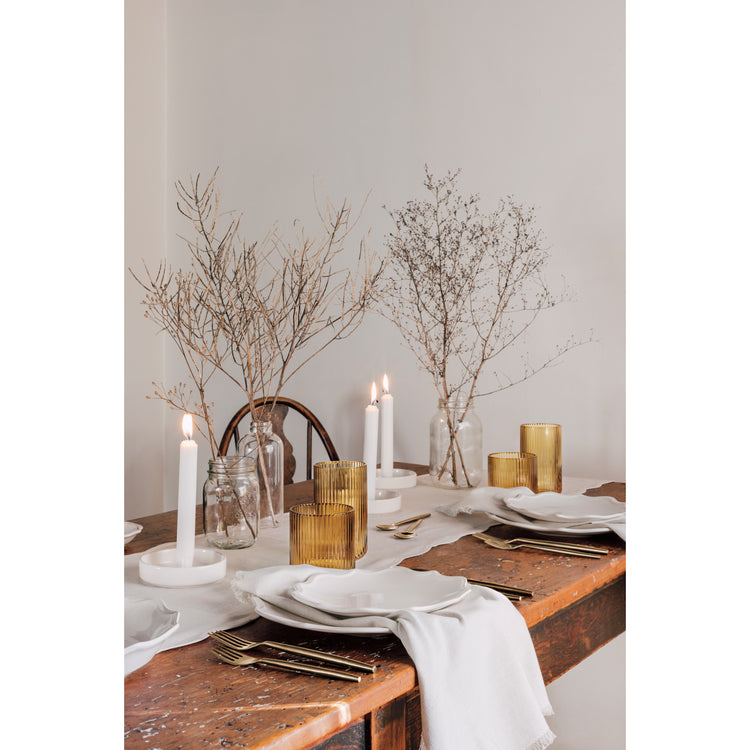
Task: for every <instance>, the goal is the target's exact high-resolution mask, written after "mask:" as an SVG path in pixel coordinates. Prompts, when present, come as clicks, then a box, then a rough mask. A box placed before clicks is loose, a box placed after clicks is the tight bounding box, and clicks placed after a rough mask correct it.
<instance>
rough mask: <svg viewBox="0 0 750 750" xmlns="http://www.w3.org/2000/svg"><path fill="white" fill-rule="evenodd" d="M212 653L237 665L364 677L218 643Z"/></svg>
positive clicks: (356, 679)
mask: <svg viewBox="0 0 750 750" xmlns="http://www.w3.org/2000/svg"><path fill="white" fill-rule="evenodd" d="M211 653H212V654H213V655H214V656H216V657H217V658H218V659H219V660H220V661H223V662H224V663H225V664H232V665H233V666H236V667H244V666H247V665H249V664H267V665H268V666H269V667H276V668H277V669H283V670H285V671H287V672H298V673H301V674H314V675H317V676H318V677H330V678H333V679H336V680H349V682H359V681H360V680H361V679H362V678H361V677H360V676H359V675H358V674H350V673H349V672H340V671H339V670H338V669H326V668H325V667H316V666H314V665H312V664H301V663H300V662H298V661H284V660H283V659H270V658H267V657H265V656H248V655H247V654H243V653H240V652H239V651H233V650H232V649H231V648H226V647H225V646H221V645H217V646H216V648H213V649H211Z"/></svg>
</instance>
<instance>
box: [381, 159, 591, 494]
mask: <svg viewBox="0 0 750 750" xmlns="http://www.w3.org/2000/svg"><path fill="white" fill-rule="evenodd" d="M459 174H460V172H459V171H456V172H448V174H447V176H446V177H443V178H442V179H435V178H434V177H433V175H432V174H431V173H430V171H429V168H428V167H427V166H425V182H424V186H425V187H426V188H427V191H428V193H429V199H428V200H425V201H417V200H412V201H409V202H407V203H406V205H405V206H404V207H403V208H401V209H398V210H392V211H389V214H390V216H391V218H392V219H393V222H394V225H395V231H393V232H392V233H391V234H389V235H388V237H387V240H386V244H387V247H388V249H389V251H390V256H391V259H392V261H393V262H392V263H391V264H390V265H389V267H388V269H387V272H386V273H384V274H383V275H382V278H381V280H380V281H381V284H382V288H383V289H384V290H387V293H384V294H382V302H381V307H380V311H381V313H382V314H383V315H384V316H385V317H386V318H388V319H389V320H391V321H392V322H393V323H394V324H395V325H396V327H397V328H398V329H399V331H400V332H401V334H402V337H403V339H404V342H405V343H406V345H407V346H408V347H409V348H410V349H411V350H412V352H414V354H415V356H416V357H417V361H418V362H419V364H420V365H421V366H422V367H423V368H424V369H425V370H426V371H427V372H428V373H429V374H430V375H431V377H432V380H433V383H434V385H435V388H436V390H437V392H438V394H439V396H440V398H441V399H442V400H444V401H446V402H448V401H451V400H453V399H455V398H456V397H458V396H460V397H461V398H462V399H465V402H466V404H467V405H468V403H469V402H470V401H471V399H472V398H478V397H479V396H482V395H487V394H489V393H495V392H497V391H499V390H503V389H505V388H509V387H511V386H512V385H516V384H517V383H520V382H522V381H524V380H527V379H528V378H530V377H531V376H532V375H534V374H535V373H537V372H539V371H540V370H542V369H544V368H546V367H548V366H549V365H550V364H552V363H553V362H554V361H556V360H557V359H558V358H559V357H561V356H562V355H563V354H565V353H566V352H567V351H569V350H570V349H572V348H574V347H576V346H579V345H580V344H581V343H585V341H584V340H578V339H574V338H571V339H569V340H568V341H567V342H565V343H564V344H563V345H561V346H558V347H557V350H556V352H555V354H554V355H552V356H551V357H549V358H548V359H547V360H546V361H544V362H543V363H542V364H540V365H537V366H536V367H533V366H531V365H529V364H528V363H526V366H525V368H524V370H523V372H522V374H521V375H520V376H519V377H518V378H516V379H508V378H506V379H505V381H504V382H502V381H501V380H500V378H499V377H498V379H497V382H496V385H495V386H494V387H489V388H488V389H487V390H484V391H483V392H480V390H479V383H480V378H481V375H482V373H483V371H484V369H485V367H486V365H487V363H488V362H490V361H492V360H494V359H495V358H497V357H499V356H500V355H501V354H503V353H506V352H507V351H508V349H509V347H511V346H512V345H514V344H516V343H517V342H518V341H519V340H520V339H521V337H522V336H523V335H524V334H526V332H527V331H528V330H529V328H530V326H531V325H532V324H533V323H534V322H535V321H536V320H537V318H538V316H539V315H540V313H542V312H543V311H546V310H549V309H552V308H554V307H556V306H557V305H559V304H560V303H561V302H563V301H564V300H565V299H567V295H566V294H564V293H563V294H557V295H555V294H553V293H552V291H551V290H550V289H549V287H548V285H547V283H546V281H545V279H544V277H543V275H542V270H543V268H544V265H545V263H546V262H547V260H548V253H547V250H546V249H545V248H544V246H543V238H542V234H541V232H540V230H539V229H537V228H536V218H535V215H534V210H533V208H527V207H525V206H523V205H522V204H520V203H517V202H516V201H514V200H513V198H510V197H508V198H506V199H504V200H503V201H501V203H500V205H499V207H498V208H497V209H495V210H494V211H492V212H491V213H488V214H483V213H481V212H480V210H479V197H478V196H476V195H470V196H468V197H463V196H461V195H459V194H458V192H457V190H456V183H457V179H458V176H459ZM459 420H460V416H459ZM448 424H449V425H450V427H449V429H450V431H451V433H450V448H449V450H448V455H446V457H445V463H444V464H443V467H442V470H441V473H442V472H443V471H445V470H446V467H447V466H448V463H449V462H450V463H451V464H452V466H453V469H452V471H453V477H454V481H456V480H457V474H456V471H458V468H459V467H458V464H460V465H461V467H463V471H464V475H465V476H466V478H467V480H468V475H467V474H466V470H465V467H464V462H463V456H462V455H461V453H460V446H459V445H458V444H457V441H456V436H455V432H454V429H453V426H452V422H451V420H450V419H448ZM454 443H455V445H454ZM457 461H458V464H457V463H456V462H457Z"/></svg>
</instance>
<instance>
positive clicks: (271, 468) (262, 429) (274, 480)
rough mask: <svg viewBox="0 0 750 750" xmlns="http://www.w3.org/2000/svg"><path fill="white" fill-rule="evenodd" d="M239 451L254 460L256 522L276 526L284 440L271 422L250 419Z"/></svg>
mask: <svg viewBox="0 0 750 750" xmlns="http://www.w3.org/2000/svg"><path fill="white" fill-rule="evenodd" d="M239 454H240V455H241V456H243V455H244V456H247V457H248V458H251V459H252V460H253V461H255V463H256V466H257V471H258V485H259V487H260V525H261V526H278V525H279V520H280V519H281V516H282V515H283V513H284V443H283V442H282V440H281V438H280V437H279V436H278V435H277V434H276V433H275V432H274V431H273V424H272V423H271V422H253V423H252V424H251V425H250V430H249V432H248V433H247V435H245V437H244V438H242V440H241V441H240V446H239Z"/></svg>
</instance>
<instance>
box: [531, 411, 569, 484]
mask: <svg viewBox="0 0 750 750" xmlns="http://www.w3.org/2000/svg"><path fill="white" fill-rule="evenodd" d="M521 451H522V452H523V453H533V454H535V455H536V480H537V481H536V486H537V492H562V427H560V425H559V424H548V423H547V422H537V423H534V424H522V425H521Z"/></svg>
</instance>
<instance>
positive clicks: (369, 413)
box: [362, 383, 379, 500]
mask: <svg viewBox="0 0 750 750" xmlns="http://www.w3.org/2000/svg"><path fill="white" fill-rule="evenodd" d="M376 404H377V389H376V388H375V383H373V384H372V393H371V399H370V404H369V405H368V406H367V407H366V408H365V445H364V451H363V453H364V457H363V459H362V460H363V461H364V462H365V463H366V464H367V499H368V500H373V499H374V498H375V473H376V471H377V468H378V414H379V412H378V407H377V406H376Z"/></svg>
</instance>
